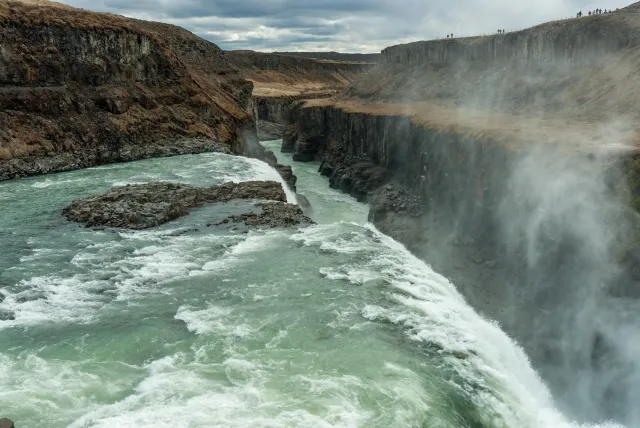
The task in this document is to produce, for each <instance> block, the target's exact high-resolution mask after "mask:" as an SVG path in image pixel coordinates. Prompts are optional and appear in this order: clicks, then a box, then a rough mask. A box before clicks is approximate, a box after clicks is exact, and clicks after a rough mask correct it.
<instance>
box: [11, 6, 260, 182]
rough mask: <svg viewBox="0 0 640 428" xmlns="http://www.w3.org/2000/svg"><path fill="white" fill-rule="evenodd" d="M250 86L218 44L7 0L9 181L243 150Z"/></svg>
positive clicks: (168, 29)
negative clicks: (137, 161) (77, 169)
mask: <svg viewBox="0 0 640 428" xmlns="http://www.w3.org/2000/svg"><path fill="white" fill-rule="evenodd" d="M251 90H252V84H251V83H250V82H248V81H245V80H244V78H243V77H242V76H241V75H240V74H238V73H237V71H236V70H235V68H234V67H233V66H231V65H229V64H228V63H227V62H226V60H225V59H224V56H223V53H222V51H221V50H220V49H219V48H218V47H217V46H215V45H214V44H212V43H209V42H207V41H205V40H202V39H200V38H198V37H196V36H195V35H193V34H191V33H189V32H188V31H186V30H183V29H181V28H178V27H174V26H171V25H166V24H158V23H152V22H145V21H138V20H132V19H127V18H124V17H120V16H116V15H111V14H101V13H94V12H88V11H84V10H79V9H74V8H71V7H67V6H63V5H60V4H57V3H37V4H27V3H22V2H13V1H6V0H0V171H1V172H0V177H1V178H3V179H8V178H13V177H19V176H24V175H33V174H39V173H43V172H52V171H58V170H66V169H72V168H75V167H85V166H89V165H96V164H100V163H106V162H118V161H123V160H133V159H140V158H143V157H148V156H157V155H170V154H181V153H194V152H201V151H208V150H212V149H215V150H223V151H230V152H233V153H238V154H241V153H243V152H244V151H245V148H244V147H243V145H244V140H243V135H242V132H240V130H242V129H245V128H246V127H247V126H249V125H250V123H251V120H252V119H251V114H250V105H251ZM190 139H192V140H194V141H193V142H191V143H188V144H186V145H185V144H183V142H186V141H188V140H190ZM198 141H200V143H198Z"/></svg>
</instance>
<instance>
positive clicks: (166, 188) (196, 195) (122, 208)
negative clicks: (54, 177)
mask: <svg viewBox="0 0 640 428" xmlns="http://www.w3.org/2000/svg"><path fill="white" fill-rule="evenodd" d="M233 199H259V200H269V201H277V202H282V203H285V202H286V200H287V198H286V195H285V193H284V190H283V189H282V186H281V185H280V183H277V182H275V181H247V182H243V183H225V184H223V185H220V186H213V187H205V188H198V187H194V186H191V185H189V184H182V183H169V182H153V183H147V184H136V185H128V186H124V187H114V188H112V189H111V190H109V191H108V192H107V193H105V194H102V195H99V196H91V197H89V198H85V199H80V200H76V201H73V202H72V203H71V205H69V206H67V207H66V208H65V209H64V210H63V212H62V213H63V215H64V216H65V217H66V218H68V219H69V220H73V221H77V222H80V223H84V224H85V225H86V226H87V227H117V228H126V229H146V228H150V227H154V226H158V225H161V224H163V223H166V222H168V221H171V220H174V219H177V218H179V217H182V216H185V215H187V214H189V211H190V210H191V209H193V208H197V207H199V206H202V205H205V204H210V203H216V202H228V201H230V200H233ZM301 212H302V211H301Z"/></svg>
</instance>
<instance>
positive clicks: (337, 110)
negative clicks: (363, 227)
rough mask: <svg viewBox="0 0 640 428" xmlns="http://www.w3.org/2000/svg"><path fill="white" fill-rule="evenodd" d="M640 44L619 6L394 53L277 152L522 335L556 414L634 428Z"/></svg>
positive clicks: (297, 121) (638, 21) (310, 117)
mask: <svg viewBox="0 0 640 428" xmlns="http://www.w3.org/2000/svg"><path fill="white" fill-rule="evenodd" d="M639 35H640V15H638V14H637V13H635V12H633V11H630V10H629V9H625V10H622V9H621V10H620V11H619V12H616V13H612V14H607V15H598V16H594V17H590V18H581V19H572V20H566V21H560V22H554V23H548V24H543V25H541V26H538V27H534V28H532V29H528V30H523V31H520V32H514V33H508V34H504V35H502V34H501V35H496V36H492V37H483V38H470V39H451V40H447V41H443V40H440V41H431V42H418V43H412V44H408V45H401V46H395V47H391V48H388V49H385V50H384V51H383V53H382V60H381V62H380V63H378V64H377V65H376V66H375V67H374V68H373V69H372V70H371V71H370V72H369V73H367V74H365V75H363V76H362V77H361V78H360V79H358V80H357V81H355V82H354V83H353V84H352V85H351V86H350V87H349V88H348V89H347V90H346V91H345V92H344V93H342V94H340V95H339V96H336V97H333V98H330V99H317V100H310V101H305V102H302V103H299V104H297V105H296V106H294V108H293V109H291V111H290V114H289V118H290V121H289V123H288V124H287V127H286V128H285V132H284V139H283V151H291V150H293V152H294V159H296V160H300V161H310V160H320V161H321V165H320V171H321V173H322V174H324V175H326V176H328V177H329V182H330V185H331V186H332V187H335V188H340V189H342V190H343V191H345V192H348V193H350V194H351V195H353V196H354V197H357V198H358V199H360V200H364V201H368V202H369V203H370V205H371V208H370V214H369V219H370V221H372V222H373V223H374V224H375V225H376V226H377V227H378V228H379V229H380V230H381V231H383V232H384V233H386V234H389V235H390V236H392V237H394V238H395V239H397V240H399V241H400V242H402V243H404V244H405V245H406V246H407V247H408V248H409V249H410V250H411V251H412V252H414V253H415V254H417V255H419V256H420V257H422V258H423V259H424V260H426V261H427V262H428V263H429V264H430V265H432V266H433V268H434V269H436V270H437V271H439V272H440V273H443V274H444V275H446V276H448V277H449V278H451V280H452V282H453V283H454V284H456V286H457V288H458V289H459V290H460V291H461V292H462V294H463V295H464V296H465V298H466V299H467V300H468V301H469V303H470V304H472V305H473V306H474V307H475V308H476V309H478V310H479V311H481V312H483V313H484V314H486V315H487V316H489V317H491V318H493V319H495V320H497V321H498V322H499V323H500V324H501V326H502V327H503V328H504V329H505V330H506V331H507V332H508V333H509V334H510V335H511V336H512V337H514V338H515V339H517V340H518V341H519V342H520V343H521V344H522V346H523V347H524V348H525V349H526V351H527V354H528V355H529V356H530V357H531V359H532V361H533V363H534V366H535V367H536V368H537V369H538V371H539V372H540V374H541V375H542V377H543V378H544V379H545V381H546V382H547V383H548V384H549V385H550V387H551V389H552V392H553V393H554V395H555V396H556V398H557V401H558V402H559V403H560V404H561V406H562V407H563V408H562V409H561V410H563V411H565V412H566V413H567V414H569V415H570V416H571V417H573V418H575V419H578V420H585V421H600V420H603V419H614V420H617V421H620V422H623V423H627V424H629V425H635V424H637V423H638V422H640V414H638V411H637V408H636V406H635V404H634V400H635V398H633V394H635V393H636V392H637V389H638V385H640V383H638V381H637V379H638V373H640V367H639V365H638V362H637V358H635V357H633V353H629V350H628V347H627V345H626V344H627V343H628V341H629V340H631V341H634V340H640V337H638V336H637V331H638V330H637V329H636V328H635V327H632V326H633V325H634V324H630V321H629V320H630V319H632V318H633V313H636V312H635V311H637V308H638V307H639V306H640V301H638V300H637V299H638V297H640V274H639V273H638V269H637V268H636V266H637V265H638V262H639V261H640V239H638V236H640V235H639V234H638V230H640V222H639V220H638V219H639V218H640V216H639V215H638V211H640V196H639V195H640V168H639V167H638V166H639V165H640V163H639V162H640V160H639V159H640V155H638V150H637V141H638V129H640V115H639V114H638V110H637V109H636V108H635V107H633V106H634V105H636V103H637V99H638V96H639V95H640V86H638V85H637V84H636V83H635V81H636V80H635V78H634V77H633V76H634V73H635V71H634V70H636V69H637V68H638V66H640V56H638V55H637V52H635V51H636V50H637V49H634V47H635V46H637V44H638V43H639V42H640V37H639ZM629 308H636V309H629ZM634 322H635V321H634ZM621 331H625V332H627V333H625V334H620V332H621ZM631 332H635V333H631ZM585 390H588V391H589V393H588V394H584V393H583V391H585Z"/></svg>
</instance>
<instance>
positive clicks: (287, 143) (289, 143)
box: [280, 126, 298, 153]
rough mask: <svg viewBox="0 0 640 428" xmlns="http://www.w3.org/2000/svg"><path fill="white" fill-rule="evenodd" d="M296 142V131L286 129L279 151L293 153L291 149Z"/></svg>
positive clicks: (292, 128) (291, 127)
mask: <svg viewBox="0 0 640 428" xmlns="http://www.w3.org/2000/svg"><path fill="white" fill-rule="evenodd" d="M297 141H298V130H297V129H296V128H295V127H293V126H289V127H286V128H285V129H284V132H283V134H282V146H281V148H280V151H281V152H282V153H291V152H293V149H294V148H295V145H296V142H297Z"/></svg>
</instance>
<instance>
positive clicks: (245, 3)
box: [59, 0, 629, 52]
mask: <svg viewBox="0 0 640 428" xmlns="http://www.w3.org/2000/svg"><path fill="white" fill-rule="evenodd" d="M59 1H62V2H63V3H67V4H69V5H71V6H76V7H81V8H85V9H92V10H99V11H108V12H114V13H118V14H122V15H126V16H130V17H135V18H140V19H150V20H154V21H164V22H168V23H171V24H176V25H180V26H182V27H185V28H187V29H189V30H191V31H193V32H194V33H196V34H198V35H199V36H201V37H204V38H206V39H208V40H211V41H213V42H215V43H217V44H218V45H220V46H221V47H222V48H224V49H253V50H258V51H274V50H291V51H329V50H335V51H341V52H379V51H380V50H381V49H383V48H385V47H386V46H391V45H394V44H398V43H406V42H409V41H416V40H428V39H432V38H435V37H443V36H446V34H447V33H453V34H454V35H456V36H458V35H459V36H469V35H475V34H483V33H493V32H495V31H496V30H497V29H498V28H504V29H506V30H510V29H520V28H525V27H529V26H532V25H536V24H539V23H542V22H545V21H549V20H553V19H559V18H566V17H570V16H575V14H576V13H577V12H578V11H579V10H582V11H583V12H586V11H588V10H590V9H595V8H596V7H600V8H602V9H605V8H606V9H615V8H618V7H624V6H626V5H628V4H629V0H627V1H622V0H603V1H600V2H598V1H597V0H596V1H593V0H589V1H580V0H59Z"/></svg>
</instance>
